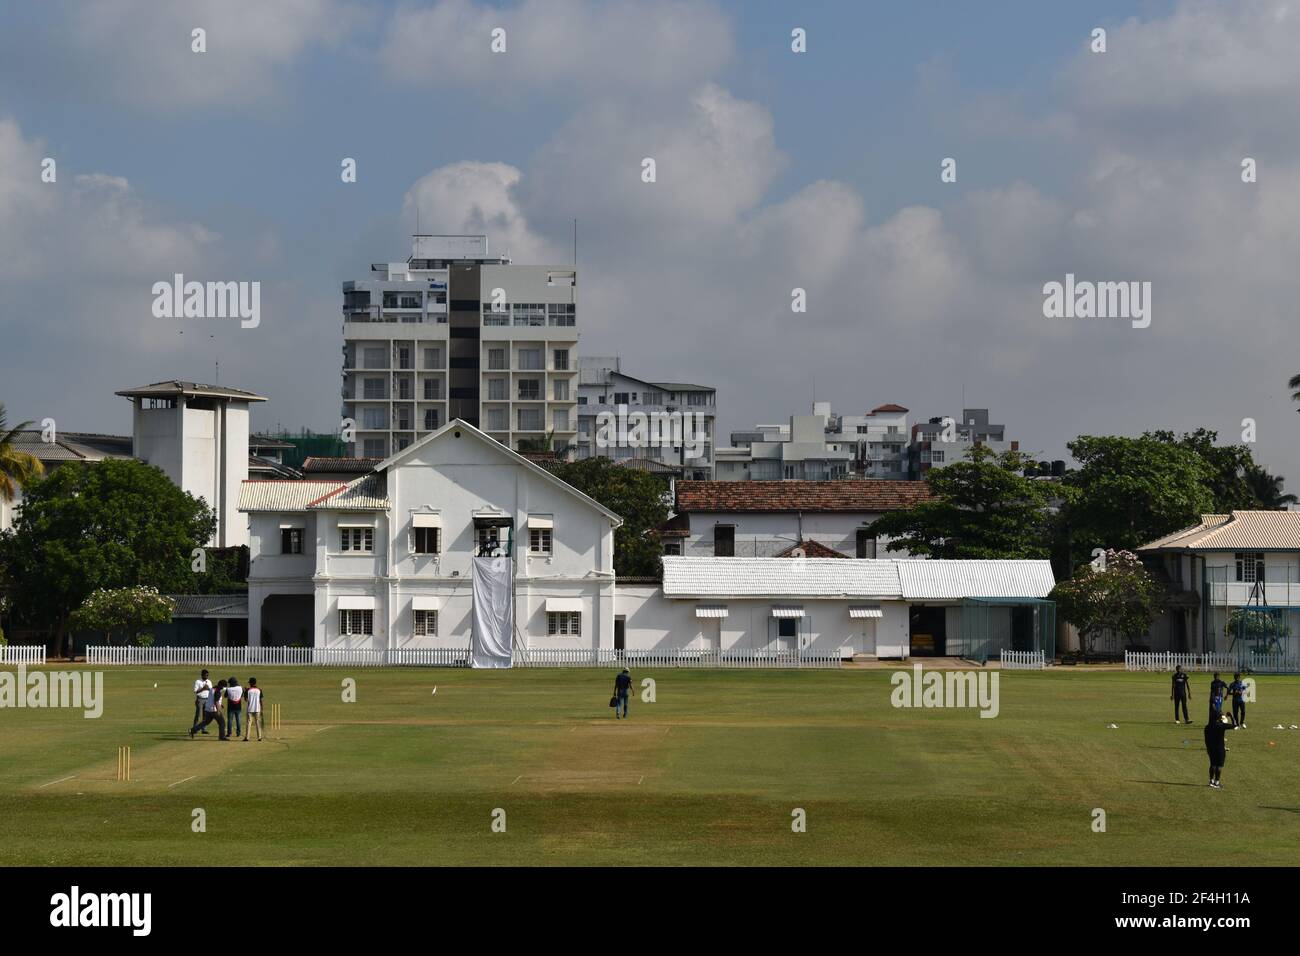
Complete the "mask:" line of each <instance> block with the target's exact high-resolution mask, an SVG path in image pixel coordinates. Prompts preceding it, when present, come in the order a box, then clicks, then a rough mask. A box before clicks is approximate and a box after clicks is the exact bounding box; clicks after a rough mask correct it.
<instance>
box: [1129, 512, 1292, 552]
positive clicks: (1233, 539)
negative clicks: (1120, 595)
mask: <svg viewBox="0 0 1300 956" xmlns="http://www.w3.org/2000/svg"><path fill="white" fill-rule="evenodd" d="M1138 550H1139V551H1171V550H1172V551H1292V550H1300V511H1234V512H1232V514H1230V515H1201V523H1200V524H1197V525H1193V526H1192V527H1190V528H1184V529H1183V530H1182V531H1175V532H1174V533H1173V534H1169V535H1165V536H1164V537H1163V538H1158V539H1156V540H1155V541H1152V542H1150V543H1149V544H1144V545H1142V546H1141V547H1140V548H1138Z"/></svg>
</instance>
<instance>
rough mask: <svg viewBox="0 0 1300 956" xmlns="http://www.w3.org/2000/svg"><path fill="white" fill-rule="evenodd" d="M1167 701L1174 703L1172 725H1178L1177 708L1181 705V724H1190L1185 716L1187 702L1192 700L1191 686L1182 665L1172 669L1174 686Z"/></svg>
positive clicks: (1188, 718)
mask: <svg viewBox="0 0 1300 956" xmlns="http://www.w3.org/2000/svg"><path fill="white" fill-rule="evenodd" d="M1169 699H1170V700H1172V701H1173V702H1174V723H1178V707H1179V705H1180V704H1181V705H1182V708H1183V723H1185V724H1190V723H1191V722H1192V719H1191V718H1190V717H1188V716H1187V702H1188V701H1189V700H1191V699H1192V686H1191V682H1190V681H1189V680H1188V678H1187V674H1186V672H1184V671H1183V665H1182V664H1179V665H1178V666H1177V667H1175V668H1174V686H1173V690H1171V691H1170V692H1169Z"/></svg>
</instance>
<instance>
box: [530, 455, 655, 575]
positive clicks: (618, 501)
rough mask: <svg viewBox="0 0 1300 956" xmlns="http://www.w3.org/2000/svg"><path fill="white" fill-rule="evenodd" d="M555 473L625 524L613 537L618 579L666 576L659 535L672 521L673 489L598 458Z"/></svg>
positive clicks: (570, 464)
mask: <svg viewBox="0 0 1300 956" xmlns="http://www.w3.org/2000/svg"><path fill="white" fill-rule="evenodd" d="M554 473H555V475H556V477H558V478H561V479H563V480H564V481H566V482H568V483H569V484H571V485H573V487H575V488H577V489H578V490H579V491H581V492H582V493H583V494H585V495H587V496H589V497H591V498H594V499H596V500H597V501H599V502H600V503H601V504H602V505H604V506H605V507H606V508H608V509H609V510H610V511H612V512H614V513H615V514H616V515H618V516H619V517H620V518H622V519H623V524H622V526H621V527H620V528H618V530H616V531H615V532H614V571H615V573H616V574H617V575H618V576H619V577H655V578H657V577H659V576H660V575H661V574H662V573H663V566H662V564H661V563H660V560H659V557H660V555H661V554H662V553H663V546H662V544H661V542H660V538H659V529H660V528H662V527H663V525H664V522H666V521H667V520H668V498H667V490H668V489H667V486H666V485H665V483H664V481H663V480H662V479H660V478H658V477H656V476H654V475H652V474H650V473H649V472H645V471H641V470H639V469H637V468H626V467H624V466H622V465H617V464H615V463H614V462H612V461H610V460H609V459H608V458H599V457H595V458H583V459H581V460H579V461H573V462H568V463H566V464H562V465H560V466H558V467H557V468H556V469H555V472H554Z"/></svg>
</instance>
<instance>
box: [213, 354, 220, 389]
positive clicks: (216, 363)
mask: <svg viewBox="0 0 1300 956" xmlns="http://www.w3.org/2000/svg"><path fill="white" fill-rule="evenodd" d="M212 364H213V365H215V366H216V369H217V371H216V375H217V377H216V378H215V379H214V380H213V382H212V384H213V385H220V384H221V361H220V360H219V359H214V360H213V362H212Z"/></svg>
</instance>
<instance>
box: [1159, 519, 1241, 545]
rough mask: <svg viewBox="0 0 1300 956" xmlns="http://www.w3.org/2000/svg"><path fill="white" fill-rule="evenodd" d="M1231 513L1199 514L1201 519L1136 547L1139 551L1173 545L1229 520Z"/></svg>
mask: <svg viewBox="0 0 1300 956" xmlns="http://www.w3.org/2000/svg"><path fill="white" fill-rule="evenodd" d="M1231 520H1232V515H1201V520H1200V521H1199V522H1198V523H1197V524H1194V525H1191V526H1190V527H1187V528H1180V529H1179V530H1178V531H1175V532H1173V533H1172V534H1167V535H1165V536H1164V537H1163V538H1157V539H1156V540H1155V541H1152V542H1150V543H1148V544H1144V545H1142V546H1141V547H1140V548H1138V550H1139V551H1148V550H1154V549H1156V548H1168V547H1173V546H1175V544H1176V542H1178V541H1181V540H1184V539H1188V540H1190V539H1193V538H1196V537H1199V536H1200V535H1202V534H1204V533H1205V532H1206V531H1209V530H1211V529H1213V528H1217V527H1219V525H1221V524H1223V523H1224V522H1226V521H1231Z"/></svg>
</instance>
